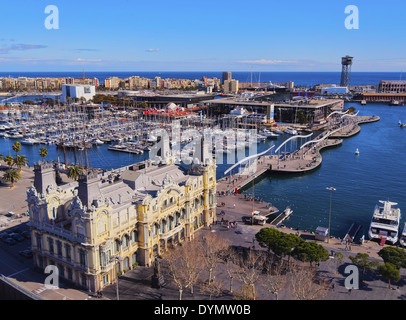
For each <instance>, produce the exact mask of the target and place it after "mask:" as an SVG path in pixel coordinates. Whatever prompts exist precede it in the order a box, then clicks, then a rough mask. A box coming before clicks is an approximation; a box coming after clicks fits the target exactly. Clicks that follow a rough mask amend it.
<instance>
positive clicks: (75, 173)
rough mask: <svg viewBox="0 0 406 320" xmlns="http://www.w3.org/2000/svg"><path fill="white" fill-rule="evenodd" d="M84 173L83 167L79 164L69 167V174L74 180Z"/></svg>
mask: <svg viewBox="0 0 406 320" xmlns="http://www.w3.org/2000/svg"><path fill="white" fill-rule="evenodd" d="M81 173H82V168H81V167H79V166H70V167H69V169H68V173H67V176H68V178H71V179H73V180H78V179H79V175H80V174H81Z"/></svg>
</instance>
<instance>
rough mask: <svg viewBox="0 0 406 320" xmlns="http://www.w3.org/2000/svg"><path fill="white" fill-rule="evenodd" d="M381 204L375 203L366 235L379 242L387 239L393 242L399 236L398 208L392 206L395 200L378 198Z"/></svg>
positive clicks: (382, 242)
mask: <svg viewBox="0 0 406 320" xmlns="http://www.w3.org/2000/svg"><path fill="white" fill-rule="evenodd" d="M379 202H380V203H382V204H383V206H379V205H376V206H375V209H374V214H373V216H372V220H371V225H370V227H369V231H368V236H369V238H370V239H371V240H379V241H381V244H384V243H385V241H389V242H390V243H392V244H395V243H396V242H397V241H398V239H399V237H398V233H399V221H400V216H401V214H400V209H399V208H393V206H396V205H397V203H396V202H390V201H382V200H379Z"/></svg>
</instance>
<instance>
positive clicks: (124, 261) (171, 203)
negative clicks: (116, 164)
mask: <svg viewBox="0 0 406 320" xmlns="http://www.w3.org/2000/svg"><path fill="white" fill-rule="evenodd" d="M53 177H54V169H53V168H52V166H50V165H49V164H48V163H38V164H36V165H35V179H34V185H33V186H32V187H31V188H30V189H29V190H28V191H27V202H28V207H29V212H30V226H31V233H32V250H33V253H34V265H35V266H36V267H37V268H39V269H40V270H44V269H45V267H46V266H48V265H56V266H57V267H58V271H59V276H60V277H61V278H62V279H65V280H68V281H70V282H72V283H73V284H75V285H76V286H78V287H81V288H84V289H87V290H89V291H90V292H96V291H98V290H101V289H102V288H103V287H105V286H106V285H109V284H111V283H113V282H115V280H116V277H117V274H122V273H124V272H125V271H127V270H129V269H132V268H133V267H135V266H136V265H137V264H140V265H145V266H150V265H152V263H153V261H154V259H155V257H156V256H159V255H161V254H162V253H163V252H164V251H165V250H167V249H169V248H171V247H172V246H176V245H177V244H178V243H180V242H182V241H186V240H190V239H192V238H193V235H194V233H195V232H196V230H198V229H199V228H201V227H202V226H206V225H208V224H210V223H212V222H213V221H214V220H215V212H216V202H217V201H216V165H215V164H214V163H209V164H207V163H206V164H203V165H200V164H195V165H190V166H188V167H187V168H182V167H181V166H180V165H175V164H172V163H168V164H152V162H149V161H146V162H143V163H139V164H135V165H132V166H128V167H125V168H120V169H116V170H113V171H108V172H100V171H97V170H86V171H84V173H83V174H81V175H80V177H79V180H78V181H77V182H73V183H69V184H62V185H57V184H56V182H55V181H54V180H52V178H53Z"/></svg>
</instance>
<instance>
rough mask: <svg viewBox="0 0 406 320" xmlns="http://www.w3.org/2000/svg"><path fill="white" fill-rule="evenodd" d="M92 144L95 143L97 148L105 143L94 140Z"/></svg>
mask: <svg viewBox="0 0 406 320" xmlns="http://www.w3.org/2000/svg"><path fill="white" fill-rule="evenodd" d="M92 143H93V144H94V145H96V146H101V145H102V144H104V142H103V141H101V140H99V139H94V140H93V141H92Z"/></svg>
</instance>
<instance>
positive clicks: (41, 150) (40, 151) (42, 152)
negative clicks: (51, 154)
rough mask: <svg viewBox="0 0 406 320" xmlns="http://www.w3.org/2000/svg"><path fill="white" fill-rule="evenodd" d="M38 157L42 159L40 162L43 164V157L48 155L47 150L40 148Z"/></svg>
mask: <svg viewBox="0 0 406 320" xmlns="http://www.w3.org/2000/svg"><path fill="white" fill-rule="evenodd" d="M39 155H40V156H41V158H42V162H45V157H46V156H47V155H48V149H47V148H45V147H42V148H41V149H39Z"/></svg>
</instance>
